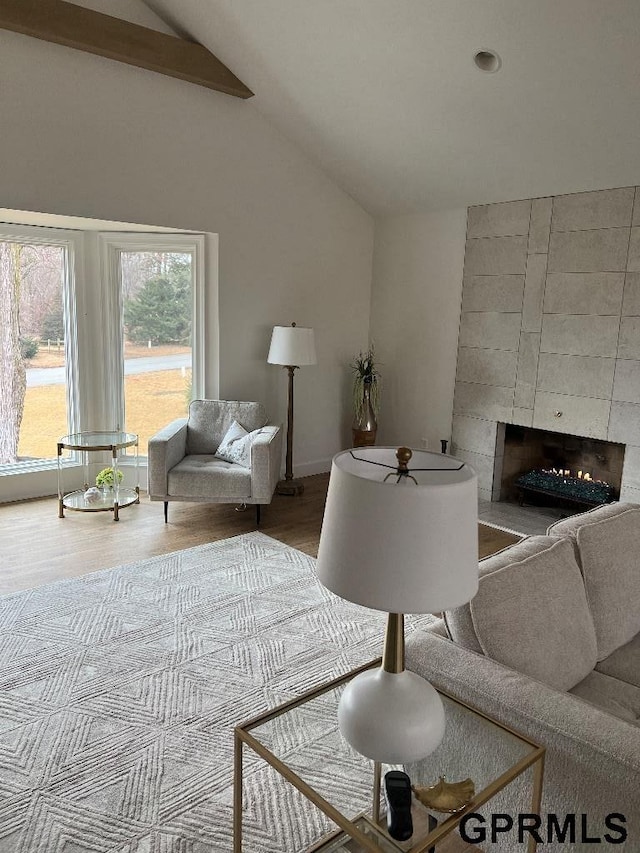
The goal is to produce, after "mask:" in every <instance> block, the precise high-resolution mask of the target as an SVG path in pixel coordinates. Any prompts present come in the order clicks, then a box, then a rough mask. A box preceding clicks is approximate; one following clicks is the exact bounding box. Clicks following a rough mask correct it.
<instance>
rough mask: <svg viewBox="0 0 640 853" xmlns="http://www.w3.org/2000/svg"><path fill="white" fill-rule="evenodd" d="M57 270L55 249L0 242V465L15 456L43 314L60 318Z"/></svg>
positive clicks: (58, 257) (58, 251) (59, 267)
mask: <svg viewBox="0 0 640 853" xmlns="http://www.w3.org/2000/svg"><path fill="white" fill-rule="evenodd" d="M61 272H62V249H60V248H59V247H57V246H47V245H30V244H23V243H16V242H10V241H0V465H4V464H8V463H9V464H10V463H14V462H17V461H18V460H19V442H20V428H21V426H22V422H23V416H24V412H25V400H26V395H27V366H28V364H29V362H30V359H32V358H33V357H34V356H35V355H36V354H37V352H38V348H39V346H40V341H41V339H42V330H43V326H44V324H45V321H46V319H47V317H48V316H50V315H51V314H52V313H59V314H60V317H61V316H62V279H61ZM52 455H53V454H52Z"/></svg>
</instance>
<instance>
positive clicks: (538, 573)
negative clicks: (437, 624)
mask: <svg viewBox="0 0 640 853" xmlns="http://www.w3.org/2000/svg"><path fill="white" fill-rule="evenodd" d="M470 608H471V618H472V620H473V625H474V628H475V631H476V636H477V637H478V641H479V642H480V646H481V648H482V651H483V652H484V653H485V654H486V655H488V656H489V657H490V658H492V659H493V660H496V661H498V662H499V663H502V664H504V665H505V666H508V667H510V668H511V669H515V670H517V671H518V672H522V673H524V674H525V675H529V676H531V677H532V678H536V679H537V680H538V681H542V682H544V683H545V684H549V685H550V686H551V687H555V688H556V689H558V690H568V689H569V688H571V687H573V686H574V685H576V684H578V682H580V681H582V680H583V679H584V678H585V677H586V676H587V675H588V673H590V672H591V670H592V669H593V668H594V666H595V664H596V636H595V630H594V626H593V621H592V619H591V614H590V613H589V608H588V606H587V599H586V595H585V591H584V585H583V583H582V577H581V575H580V569H579V567H578V564H577V563H576V561H575V557H574V553H573V547H572V545H571V542H570V541H569V540H568V539H560V540H556V541H555V542H554V543H553V544H552V545H551V546H549V547H547V548H545V549H544V550H543V551H539V552H538V553H537V554H533V555H532V556H529V557H526V558H525V559H524V560H522V561H520V562H514V563H511V565H508V566H504V567H503V568H500V569H497V570H496V571H494V572H492V573H491V574H488V575H485V576H484V577H483V578H482V580H481V582H480V588H479V590H478V593H477V595H476V596H475V598H473V599H471V602H470Z"/></svg>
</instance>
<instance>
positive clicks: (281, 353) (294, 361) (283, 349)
mask: <svg viewBox="0 0 640 853" xmlns="http://www.w3.org/2000/svg"><path fill="white" fill-rule="evenodd" d="M267 361H268V362H269V364H280V365H282V366H283V367H286V368H287V370H288V372H289V403H288V406H287V456H286V463H285V474H284V480H280V482H279V483H278V485H277V486H276V492H277V493H278V494H279V495H301V494H302V493H303V492H304V486H303V485H302V483H301V482H300V480H294V478H293V373H294V371H295V370H296V369H297V368H298V367H302V366H304V365H308V364H315V363H316V345H315V339H314V334H313V329H307V328H303V327H301V326H296V324H295V323H292V324H291V325H290V326H274V327H273V332H272V334H271V346H270V347H269V355H268V356H267Z"/></svg>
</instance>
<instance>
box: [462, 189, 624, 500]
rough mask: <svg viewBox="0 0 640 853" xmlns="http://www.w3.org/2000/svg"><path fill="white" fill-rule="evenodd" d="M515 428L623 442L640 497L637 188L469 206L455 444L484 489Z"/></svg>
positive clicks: (492, 489) (495, 476)
mask: <svg viewBox="0 0 640 853" xmlns="http://www.w3.org/2000/svg"><path fill="white" fill-rule="evenodd" d="M508 425H514V426H516V427H522V428H531V427H533V428H536V429H538V430H543V431H545V432H547V433H550V434H556V435H560V436H576V437H578V438H584V439H592V440H596V441H602V442H612V443H613V444H615V445H624V446H625V451H624V463H622V462H620V463H619V464H620V465H622V470H621V472H619V473H620V482H619V490H620V498H621V499H622V500H630V501H635V502H639V503H640V189H639V188H636V187H626V188H622V189H614V190H603V191H598V192H588V193H577V194H573V195H565V196H555V197H550V198H541V199H529V200H525V201H515V202H505V203H503V204H492V205H484V206H479V207H472V208H469V211H468V218H467V244H466V252H465V265H464V283H463V298H462V311H461V320H460V334H459V341H458V363H457V373H456V390H455V399H454V416H453V428H452V436H451V450H452V453H454V454H455V455H456V456H459V457H461V458H464V459H466V460H467V461H468V462H470V464H472V465H473V466H474V467H475V468H476V470H477V472H478V475H479V486H480V497H481V498H484V499H488V500H500V498H501V495H502V494H506V490H505V487H504V486H503V477H502V475H503V468H504V464H505V431H506V427H507V426H508ZM600 455H602V454H600ZM507 464H508V465H510V464H511V463H510V462H507ZM616 464H618V463H616ZM566 467H571V466H569V465H567V466H566Z"/></svg>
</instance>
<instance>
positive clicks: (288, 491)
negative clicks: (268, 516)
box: [276, 477, 304, 497]
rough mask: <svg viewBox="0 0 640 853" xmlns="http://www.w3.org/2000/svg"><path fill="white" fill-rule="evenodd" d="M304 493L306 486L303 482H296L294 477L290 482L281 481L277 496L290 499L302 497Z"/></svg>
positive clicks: (277, 488) (277, 487)
mask: <svg viewBox="0 0 640 853" xmlns="http://www.w3.org/2000/svg"><path fill="white" fill-rule="evenodd" d="M303 493H304V486H303V485H302V480H295V479H294V478H293V477H292V478H291V479H290V480H280V482H279V483H278V485H277V486H276V494H278V495H288V496H289V497H296V496H297V495H301V494H303Z"/></svg>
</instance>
